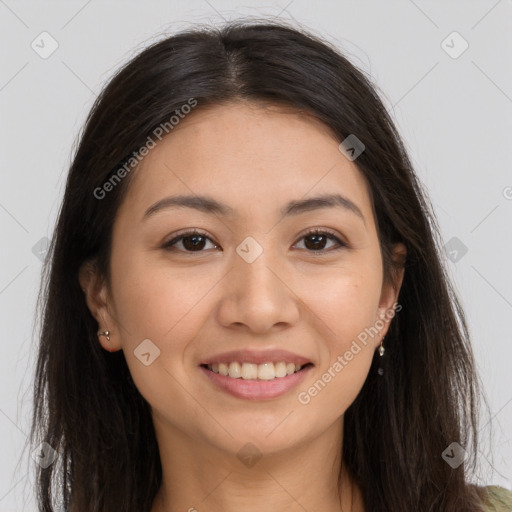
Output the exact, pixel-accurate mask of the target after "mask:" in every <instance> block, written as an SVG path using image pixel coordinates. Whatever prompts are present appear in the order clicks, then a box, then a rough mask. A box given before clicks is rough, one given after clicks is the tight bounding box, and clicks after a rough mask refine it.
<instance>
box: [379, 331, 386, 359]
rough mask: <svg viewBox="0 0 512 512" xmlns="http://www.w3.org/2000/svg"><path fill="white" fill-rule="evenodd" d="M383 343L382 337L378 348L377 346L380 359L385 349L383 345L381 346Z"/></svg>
mask: <svg viewBox="0 0 512 512" xmlns="http://www.w3.org/2000/svg"><path fill="white" fill-rule="evenodd" d="M383 341H384V336H382V339H381V340H380V346H379V355H380V357H382V356H383V355H384V352H385V351H386V349H385V348H384V345H383V344H382V342H383Z"/></svg>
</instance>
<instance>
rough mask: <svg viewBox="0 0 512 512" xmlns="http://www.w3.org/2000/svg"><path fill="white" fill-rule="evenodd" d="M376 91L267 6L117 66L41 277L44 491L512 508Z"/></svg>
mask: <svg viewBox="0 0 512 512" xmlns="http://www.w3.org/2000/svg"><path fill="white" fill-rule="evenodd" d="M374 87H375V86H373V85H372V84H371V82H370V80H369V79H368V78H367V77H366V76H365V75H364V74H363V73H362V72H361V71H359V70H357V69H356V68H355V67H354V66H353V65H352V64H351V63H350V62H349V61H348V60H347V59H346V58H345V57H344V56H343V55H341V54H340V53H339V52H338V51H337V50H336V49H335V48H332V47H331V46H330V45H329V44H327V43H325V42H323V41H321V40H319V39H318V38H316V37H314V36H312V35H310V34H308V33H306V32H304V31H302V30H298V29H294V28H292V27H288V26H285V25H282V24H277V23H269V22H264V23H248V22H233V23H231V24H228V25H226V26H225V27H223V28H222V29H220V30H218V29H213V28H202V29H195V30H190V31H186V32H183V33H180V34H177V35H174V36H172V37H169V38H167V39H165V40H163V41H161V42H158V43H156V44H154V45H153V46H152V47H150V48H148V49H146V50H145V51H143V52H142V53H141V54H140V55H138V56H136V57H135V58H134V59H133V60H132V61H131V62H130V63H128V64H127V65H126V66H125V67H124V68H123V69H121V71H120V72H119V73H118V74H117V75H116V76H115V77H114V78H113V79H112V80H111V81H110V83H109V84H108V85H107V86H106V88H105V89H104V91H103V92H102V93H101V95H100V96H99V97H98V99H97V101H96V103H95V105H94V107H93V109H92V111H91V114H90V115H89V118H88V120H87V123H86V126H85V130H84V132H83V134H82V137H81V141H80V144H79V147H78V149H77V153H76V155H75V158H74V161H73V164H72V166H71V169H70V172H69V176H68V181H67V186H66V192H65V196H64V201H63V205H62V209H61V211H60V214H59V219H58V223H57V229H56V231H55V235H54V238H53V240H52V245H51V248H50V251H49V253H50V256H49V259H48V261H47V265H46V274H47V277H46V279H47V280H46V281H45V283H44V285H43V287H42V290H44V291H43V293H42V296H41V300H42V306H43V325H42V327H43V328H42V335H41V343H40V349H39V359H38V365H37V375H36V387H35V396H34V398H35V400H34V403H35V404H36V409H35V412H34V419H33V426H32V442H33V443H34V444H37V443H39V442H45V443H47V444H48V445H49V447H51V448H52V449H54V450H56V452H58V453H59V459H56V462H55V463H53V464H49V465H47V467H46V468H43V467H42V466H41V469H39V472H38V495H39V502H40V507H41V509H42V510H53V509H52V508H51V503H52V502H53V503H59V504H60V505H62V506H64V507H65V509H66V510H69V511H71V512H93V511H94V512H96V511H97V512H100V511H102V512H107V511H109V512H110V511H114V510H115V511H116V512H128V511H129V512H134V511H147V512H164V511H166V512H171V511H172V512H174V511H179V510H183V511H185V510H189V511H194V510H197V511H203V510H204V511H206V510H208V511H223V512H229V511H232V510H237V511H240V510H242V511H261V510H287V511H296V510H297V511H304V510H307V511H317V510H329V511H333V512H338V511H344V512H348V511H353V512H363V511H365V512H370V511H371V512H379V511H393V512H405V511H407V512H410V511H411V510H414V511H418V512H423V511H424V512H427V511H430V512H432V511H436V512H448V511H453V510H457V511H459V512H462V511H463V512H466V511H467V512H469V511H480V510H510V509H511V503H512V498H511V494H510V493H508V492H507V491H505V490H504V489H501V488H498V487H488V488H479V487H477V486H474V485H471V484H470V483H469V481H470V479H469V477H470V475H471V473H470V471H471V469H472V468H474V465H475V460H476V457H475V454H476V453H477V439H476V434H475V433H476V431H477V427H476V426H477V414H478V409H477V405H478V395H479V391H478V385H477V382H478V379H477V375H476V373H475V370H474V363H473V357H472V353H471V348H470V344H469V339H468V332H467V328H466V323H465V320H464V314H463V312H462V310H461V308H460V305H459V302H458V301H457V297H456V295H455V293H454V292H453V289H452V286H451V284H450V282H449V279H448V277H447V275H446V273H445V270H444V268H443V266H442V263H441V258H440V252H439V242H438V237H439V235H438V229H437V227H436V223H435V218H434V216H433V214H432V213H431V212H430V209H429V208H430V207H429V205H428V202H427V200H426V195H425V193H424V192H423V191H422V189H421V186H420V183H419V181H418V179H417V178H416V176H415V174H414V171H413V168H412V165H411V162H410V160H409V158H408V156H407V154H406V151H405V149H404V146H403V143H402V142H401V139H400V137H399V135H398V133H397V130H396V128H395V126H394V124H393V122H392V120H391V119H390V117H389V115H388V113H387V112H386V110H385V108H384V106H383V104H382V102H381V100H380V99H379V98H378V96H377V94H376V92H375V88H374ZM45 446H46V445H45ZM56 483H57V487H56V489H57V491H56V493H55V492H54V493H53V494H52V492H51V487H52V485H53V486H54V489H55V484H56ZM492 507H494V508H492Z"/></svg>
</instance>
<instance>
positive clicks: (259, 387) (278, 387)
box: [199, 366, 313, 400]
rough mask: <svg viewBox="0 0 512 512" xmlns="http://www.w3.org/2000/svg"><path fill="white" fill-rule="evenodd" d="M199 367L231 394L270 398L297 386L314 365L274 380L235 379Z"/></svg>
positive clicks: (261, 398) (247, 398) (262, 398)
mask: <svg viewBox="0 0 512 512" xmlns="http://www.w3.org/2000/svg"><path fill="white" fill-rule="evenodd" d="M199 368H200V370H201V371H202V372H203V373H204V374H205V375H206V376H207V377H208V378H209V379H210V381H211V382H213V384H214V385H215V386H217V387H218V388H219V389H221V390H222V391H226V392H227V393H229V394H230V395H233V396H235V397H237V398H245V399H246V400H269V399H271V398H277V397H278V396H281V395H284V394H285V393H287V392H288V391H290V390H291V389H293V388H294V387H295V386H297V385H298V384H299V383H300V382H301V381H302V380H303V379H304V378H305V376H306V374H307V373H308V371H309V370H311V369H312V368H313V366H307V367H306V368H304V369H302V370H300V371H298V372H297V373H292V374H291V375H287V376H286V377H276V378H275V379H273V380H254V379H247V380H246V379H242V378H239V379H233V378H231V377H225V376H224V375H220V374H219V373H215V372H212V371H211V370H208V368H205V367H204V366H200V367H199Z"/></svg>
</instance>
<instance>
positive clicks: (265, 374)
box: [208, 361, 302, 380]
mask: <svg viewBox="0 0 512 512" xmlns="http://www.w3.org/2000/svg"><path fill="white" fill-rule="evenodd" d="M208 369H210V370H211V371H212V372H215V373H218V374H220V375H223V376H225V377H231V378H232V379H240V378H242V379H246V380H247V379H252V380H254V379H259V380H273V379H275V378H282V377H286V376H287V375H291V374H292V373H295V372H298V371H299V370H301V369H302V365H300V364H294V363H285V362H284V361H279V362H277V363H263V364H254V363H238V362H237V361H233V362H232V363H218V364H217V363H216V364H209V365H208Z"/></svg>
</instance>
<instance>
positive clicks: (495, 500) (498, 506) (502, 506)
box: [485, 485, 512, 512]
mask: <svg viewBox="0 0 512 512" xmlns="http://www.w3.org/2000/svg"><path fill="white" fill-rule="evenodd" d="M485 510H486V512H512V492H511V491H509V490H507V489H504V488H503V487H498V486H497V485H488V486H487V487H486V488H485Z"/></svg>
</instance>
